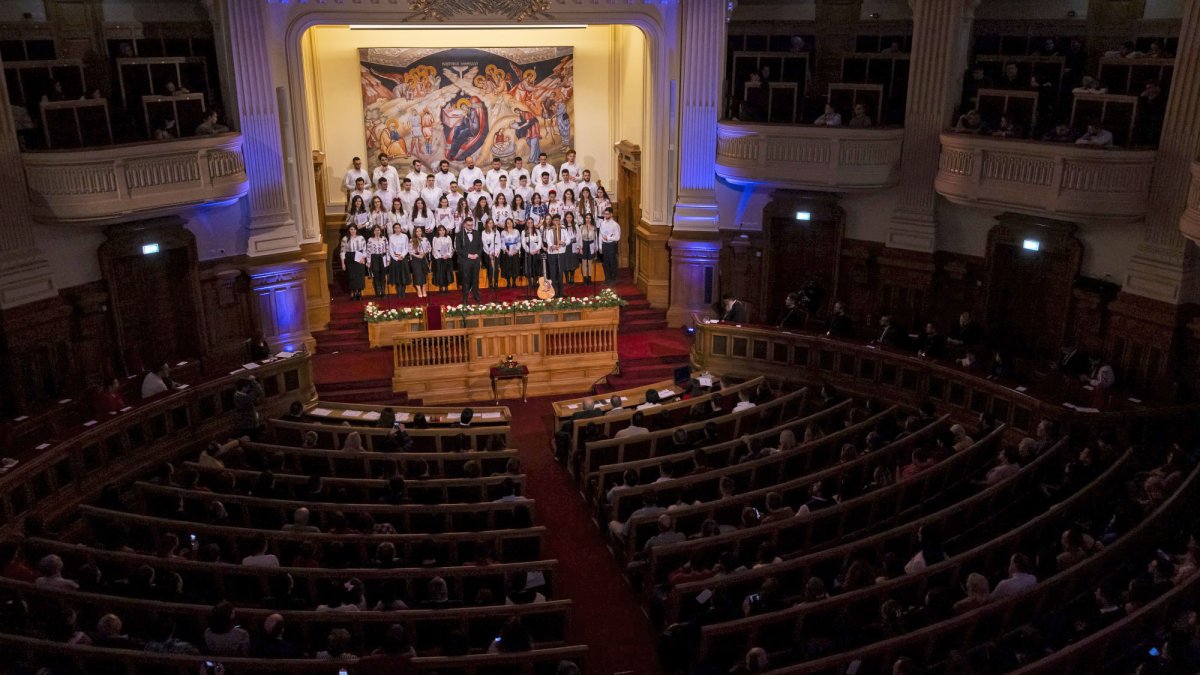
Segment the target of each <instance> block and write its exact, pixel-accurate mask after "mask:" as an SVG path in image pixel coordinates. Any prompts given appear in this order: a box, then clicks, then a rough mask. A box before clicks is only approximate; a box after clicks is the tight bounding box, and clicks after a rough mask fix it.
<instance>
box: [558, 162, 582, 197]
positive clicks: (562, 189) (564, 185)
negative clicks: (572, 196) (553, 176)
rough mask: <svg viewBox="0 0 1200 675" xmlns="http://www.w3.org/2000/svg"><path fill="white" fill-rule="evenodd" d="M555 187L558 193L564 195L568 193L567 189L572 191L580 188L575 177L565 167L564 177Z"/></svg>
mask: <svg viewBox="0 0 1200 675" xmlns="http://www.w3.org/2000/svg"><path fill="white" fill-rule="evenodd" d="M554 189H555V190H558V194H559V195H560V196H562V195H565V194H566V193H567V190H570V191H571V192H575V191H576V190H578V189H579V184H578V183H576V182H575V178H574V177H572V176H571V172H570V171H568V170H567V169H563V170H562V178H560V179H559V181H558V184H556V185H555V186H554Z"/></svg>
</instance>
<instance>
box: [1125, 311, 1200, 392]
mask: <svg viewBox="0 0 1200 675" xmlns="http://www.w3.org/2000/svg"><path fill="white" fill-rule="evenodd" d="M1110 310H1111V313H1112V316H1111V318H1110V320H1109V328H1108V331H1107V335H1106V336H1105V346H1104V355H1105V357H1106V358H1107V359H1108V360H1109V362H1110V363H1111V365H1112V367H1113V369H1114V370H1115V371H1116V375H1117V382H1118V383H1120V384H1122V385H1123V386H1126V387H1128V388H1129V389H1130V390H1131V391H1135V392H1139V393H1148V392H1151V391H1160V392H1170V393H1174V394H1176V395H1179V396H1180V397H1187V396H1189V395H1194V394H1195V391H1194V389H1195V377H1196V368H1195V364H1196V359H1195V353H1196V352H1195V347H1196V344H1195V338H1194V336H1193V332H1192V331H1191V328H1190V326H1191V324H1193V323H1195V322H1196V317H1197V316H1200V307H1197V306H1196V305H1191V304H1189V305H1171V304H1168V303H1164V302H1159V301H1156V300H1151V299H1148V298H1143V297H1141V296H1137V295H1132V294H1129V293H1122V294H1120V295H1119V296H1118V297H1117V299H1116V300H1115V301H1114V302H1113V303H1112V305H1111V306H1110Z"/></svg>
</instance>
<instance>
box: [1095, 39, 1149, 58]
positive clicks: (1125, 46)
mask: <svg viewBox="0 0 1200 675" xmlns="http://www.w3.org/2000/svg"><path fill="white" fill-rule="evenodd" d="M1144 56H1145V54H1143V53H1142V52H1139V51H1138V50H1137V49H1136V48H1135V47H1134V45H1133V41H1132V40H1126V41H1125V42H1122V43H1121V46H1120V47H1117V48H1116V49H1112V50H1109V51H1107V52H1104V58H1106V59H1115V58H1122V59H1140V58H1142V57H1144Z"/></svg>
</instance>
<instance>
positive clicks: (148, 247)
mask: <svg viewBox="0 0 1200 675" xmlns="http://www.w3.org/2000/svg"><path fill="white" fill-rule="evenodd" d="M154 253H158V244H142V255H152V254H154Z"/></svg>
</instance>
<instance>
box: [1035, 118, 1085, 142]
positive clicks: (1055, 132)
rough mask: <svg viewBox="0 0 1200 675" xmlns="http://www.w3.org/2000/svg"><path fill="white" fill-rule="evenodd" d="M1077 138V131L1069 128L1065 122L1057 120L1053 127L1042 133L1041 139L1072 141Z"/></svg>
mask: <svg viewBox="0 0 1200 675" xmlns="http://www.w3.org/2000/svg"><path fill="white" fill-rule="evenodd" d="M1078 138H1079V133H1078V132H1077V131H1075V130H1074V129H1072V128H1071V125H1070V124H1067V123H1066V122H1059V123H1058V124H1055V125H1054V128H1053V129H1051V130H1049V131H1047V132H1046V133H1044V134H1042V140H1043V141H1050V142H1052V143H1074V142H1075V141H1076V140H1077V139H1078Z"/></svg>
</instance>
